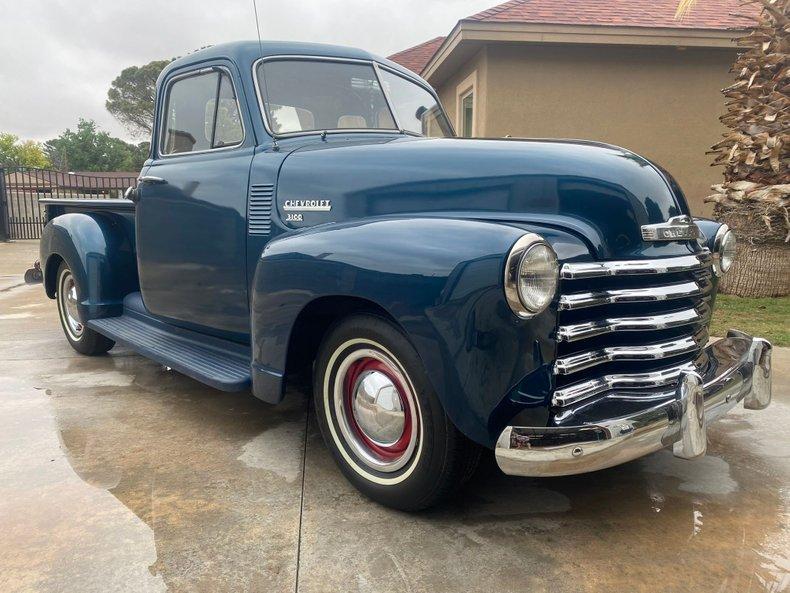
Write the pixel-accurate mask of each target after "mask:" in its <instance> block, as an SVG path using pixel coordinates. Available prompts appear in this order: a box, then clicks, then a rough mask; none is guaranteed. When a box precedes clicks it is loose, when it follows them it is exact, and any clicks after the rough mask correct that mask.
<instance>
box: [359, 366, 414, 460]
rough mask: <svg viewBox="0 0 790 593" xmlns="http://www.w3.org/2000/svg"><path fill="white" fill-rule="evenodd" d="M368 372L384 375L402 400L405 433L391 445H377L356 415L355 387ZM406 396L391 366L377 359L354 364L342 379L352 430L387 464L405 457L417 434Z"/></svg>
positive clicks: (373, 453) (371, 451)
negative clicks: (413, 434)
mask: <svg viewBox="0 0 790 593" xmlns="http://www.w3.org/2000/svg"><path fill="white" fill-rule="evenodd" d="M368 371H377V372H379V373H382V374H383V375H385V376H386V377H387V379H389V380H390V381H391V382H392V384H393V385H394V386H395V389H396V390H397V392H398V397H399V398H400V403H401V407H402V409H403V413H404V423H403V432H402V433H401V435H400V437H399V438H398V439H397V440H396V441H395V442H394V443H392V444H382V443H378V442H376V441H374V440H373V439H372V438H371V437H370V436H369V435H368V434H366V433H365V431H364V430H363V429H362V427H361V426H360V425H359V423H358V422H357V419H356V416H355V413H354V406H353V401H354V397H355V387H356V385H357V381H358V379H359V378H360V376H361V375H362V374H363V373H366V372H368ZM404 393H405V388H404V385H403V383H402V382H401V380H400V378H399V377H398V374H397V373H396V372H394V370H393V369H391V368H390V366H389V365H387V364H386V363H384V362H382V361H380V360H377V359H375V358H370V357H364V358H360V359H359V360H356V361H354V362H353V363H352V364H351V366H349V368H348V370H347V371H346V375H345V377H344V378H343V408H344V410H345V413H346V418H347V419H348V423H349V426H350V428H351V429H352V431H353V432H354V435H355V436H356V437H357V439H358V440H359V441H360V443H362V444H363V445H364V446H365V448H367V449H368V450H369V452H370V453H371V454H372V455H374V456H375V457H378V458H379V459H381V460H382V461H385V462H390V461H395V460H397V459H398V458H399V457H401V456H402V455H404V453H405V452H406V450H407V449H408V447H409V443H410V441H411V438H412V431H413V430H414V426H413V424H414V422H413V419H412V410H411V407H410V406H409V403H408V402H407V401H405V399H404V397H403V394H404Z"/></svg>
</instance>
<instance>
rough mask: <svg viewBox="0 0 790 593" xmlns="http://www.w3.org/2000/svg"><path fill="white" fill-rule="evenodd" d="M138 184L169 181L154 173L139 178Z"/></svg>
mask: <svg viewBox="0 0 790 593" xmlns="http://www.w3.org/2000/svg"><path fill="white" fill-rule="evenodd" d="M137 183H138V184H146V183H147V184H149V185H163V184H165V183H167V181H166V180H165V179H162V178H161V177H154V176H153V175H144V176H143V177H138V178H137Z"/></svg>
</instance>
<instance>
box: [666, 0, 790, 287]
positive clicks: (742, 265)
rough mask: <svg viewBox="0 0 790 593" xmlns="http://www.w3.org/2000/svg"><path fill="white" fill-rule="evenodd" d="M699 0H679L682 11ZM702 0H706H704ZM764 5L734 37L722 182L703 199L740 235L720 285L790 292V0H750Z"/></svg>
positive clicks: (719, 161) (720, 158)
mask: <svg viewBox="0 0 790 593" xmlns="http://www.w3.org/2000/svg"><path fill="white" fill-rule="evenodd" d="M695 1H696V0H682V2H681V5H680V6H679V7H678V13H679V15H682V13H683V12H685V11H687V10H689V9H691V7H692V6H693V5H694V4H695ZM703 1H704V0H703ZM745 4H757V5H758V6H760V7H762V11H761V13H760V16H759V17H758V19H757V22H756V25H755V26H754V27H753V28H752V29H751V30H750V31H749V33H748V34H747V35H745V36H743V37H741V38H739V39H738V40H737V42H738V45H739V46H741V47H742V48H744V51H743V52H742V53H740V54H739V55H738V58H737V59H736V61H735V64H734V65H733V67H732V72H735V73H736V81H735V83H734V84H732V85H731V86H729V87H727V88H726V89H724V90H723V91H722V92H723V93H724V96H725V98H726V106H727V112H726V113H725V114H724V115H723V116H722V117H721V118H720V119H721V122H722V123H723V124H724V125H725V126H726V127H727V128H728V130H727V132H725V134H724V139H723V140H722V141H721V142H718V143H717V144H715V145H714V146H713V148H712V151H711V153H712V154H713V155H714V162H713V164H714V165H723V166H724V183H722V184H719V185H714V186H713V190H714V191H715V193H714V194H713V195H711V196H708V197H707V198H706V199H705V200H706V201H707V202H712V203H713V213H714V216H715V217H716V218H717V219H718V220H721V221H722V222H725V223H726V224H727V225H728V226H729V227H730V228H731V229H732V230H733V232H735V234H736V236H737V237H738V240H739V241H738V257H737V259H736V260H735V263H734V264H733V267H732V270H731V271H730V272H729V273H728V274H727V276H725V277H724V280H723V282H722V290H723V291H724V292H729V293H731V294H736V295H739V296H750V297H760V296H784V295H787V294H790V174H788V166H789V165H790V69H788V67H789V66H790V35H789V34H790V16H789V15H790V0H747V2H745Z"/></svg>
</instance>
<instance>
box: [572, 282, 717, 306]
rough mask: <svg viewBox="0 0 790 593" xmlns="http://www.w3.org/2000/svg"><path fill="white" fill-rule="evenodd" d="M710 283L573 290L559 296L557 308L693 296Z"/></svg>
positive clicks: (702, 292)
mask: <svg viewBox="0 0 790 593" xmlns="http://www.w3.org/2000/svg"><path fill="white" fill-rule="evenodd" d="M711 286H712V283H711V282H710V280H707V279H703V280H700V281H699V282H693V281H692V282H681V283H679V284H664V285H662V286H651V287H649V288H623V289H615V290H600V291H591V292H575V293H570V294H563V295H561V296H560V301H559V308H560V310H561V311H568V310H574V309H584V308H586V307H595V306H597V305H609V304H612V303H645V302H653V301H668V300H671V299H681V298H684V297H695V296H701V295H703V294H705V293H706V292H707V291H708V290H710V288H711Z"/></svg>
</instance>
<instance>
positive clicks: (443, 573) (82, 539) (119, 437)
mask: <svg viewBox="0 0 790 593" xmlns="http://www.w3.org/2000/svg"><path fill="white" fill-rule="evenodd" d="M36 251H37V245H36V244H35V243H24V242H18V243H11V244H2V243H0V591H2V592H3V593H15V592H22V591H25V592H28V591H31V592H32V591H37V592H38V591H64V592H77V593H90V592H101V593H108V592H115V591H119V592H124V593H127V592H128V593H133V592H138V591H166V590H169V591H179V592H180V591H184V592H207V593H220V592H224V591H232V592H234V593H240V592H246V591H260V592H263V593H279V592H281V591H282V592H285V591H288V592H291V591H299V592H304V593H307V592H315V593H318V592H333V593H334V592H343V593H345V592H348V591H362V592H374V591H375V592H389V591H392V592H396V591H397V592H398V593H405V592H411V593H417V592H426V593H443V592H448V593H449V592H453V593H455V592H478V591H479V592H485V593H505V592H511V591H512V592H527V591H529V592H531V593H537V592H542V591H546V592H548V591H550V592H552V593H554V592H565V591H567V592H573V593H579V592H584V591H612V590H617V591H629V592H634V591H651V592H652V591H662V592H670V591H672V592H683V593H687V592H689V591H700V592H705V593H709V592H718V593H725V592H732V593H744V592H748V591H771V592H774V593H775V592H779V591H785V590H788V589H790V525H789V519H788V517H789V515H788V510H789V509H790V457H789V456H788V453H790V351H789V350H787V349H785V350H781V349H777V351H776V355H775V358H774V361H775V369H776V370H775V373H776V374H775V384H774V397H775V400H774V404H773V406H772V407H771V408H769V409H768V410H766V411H763V412H750V413H747V412H745V411H743V410H742V409H738V410H737V411H735V412H734V413H732V414H731V415H730V416H728V417H727V418H726V419H724V420H722V421H721V422H720V423H718V424H716V425H714V427H713V428H711V430H710V431H709V438H710V443H709V453H708V455H707V456H706V457H705V458H703V459H701V460H697V461H692V462H689V461H681V460H679V459H675V458H674V457H673V456H672V455H671V454H670V453H667V452H666V451H662V452H659V453H656V454H654V455H652V456H650V457H647V458H645V459H642V460H639V461H635V462H632V463H629V464H626V465H624V466H621V467H618V468H614V469H610V470H605V471H601V472H598V473H595V474H591V475H586V476H577V477H568V478H558V479H521V478H509V477H506V476H503V475H501V474H500V473H499V472H498V470H497V469H496V466H495V464H494V463H493V460H492V459H491V458H489V459H487V460H486V462H485V463H484V465H483V467H482V468H481V471H480V472H479V473H478V474H477V475H476V477H475V478H474V479H473V481H472V483H471V484H469V486H468V487H467V488H466V489H465V490H463V491H461V492H458V496H457V497H456V498H455V499H454V500H453V501H451V502H450V503H448V504H446V505H445V506H444V507H442V508H439V509H435V510H432V511H429V512H425V513H421V514H416V515H409V514H403V513H399V512H394V511H390V510H387V509H384V508H382V507H379V506H377V505H376V504H374V503H371V502H369V501H368V500H367V499H365V498H364V497H362V496H361V495H359V494H358V493H357V492H356V491H355V490H354V489H352V488H351V487H350V486H349V485H348V483H346V481H345V480H344V479H343V478H342V476H341V475H340V473H339V472H338V471H337V470H336V468H335V466H334V463H333V462H332V460H331V459H330V457H329V454H328V452H327V451H326V449H325V447H324V445H323V443H322V441H321V437H320V435H319V434H318V431H317V427H316V425H315V423H314V422H313V417H312V413H311V412H308V406H307V402H306V397H305V395H304V394H302V393H297V392H292V393H290V394H289V395H288V397H287V400H286V402H285V403H284V405H281V406H278V407H270V406H267V405H265V404H263V403H261V402H260V401H258V400H256V399H254V398H253V397H252V396H251V395H249V394H225V393H221V392H219V391H214V390H212V389H210V388H208V387H204V386H203V385H201V384H199V383H196V382H195V381H192V380H191V379H188V378H186V377H184V376H181V375H179V374H177V373H174V372H168V371H167V370H165V369H163V368H162V367H160V366H158V365H156V364H154V363H152V362H149V361H147V360H145V359H143V358H141V357H139V356H136V355H134V354H132V353H131V352H129V351H126V350H123V349H121V348H117V349H114V350H113V351H112V352H111V353H110V355H108V356H103V357H98V358H88V357H83V356H80V355H78V354H76V353H75V352H74V351H72V350H71V348H70V347H69V346H68V344H67V343H66V341H65V339H64V337H63V335H62V332H61V328H60V325H59V323H58V320H57V317H56V312H55V305H54V302H53V301H50V300H48V299H47V298H46V297H45V296H44V294H43V289H42V287H41V286H40V285H37V286H26V285H24V284H22V281H21V274H22V273H23V271H24V269H25V267H26V266H27V264H29V263H30V262H31V261H32V260H34V259H35V257H36Z"/></svg>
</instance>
